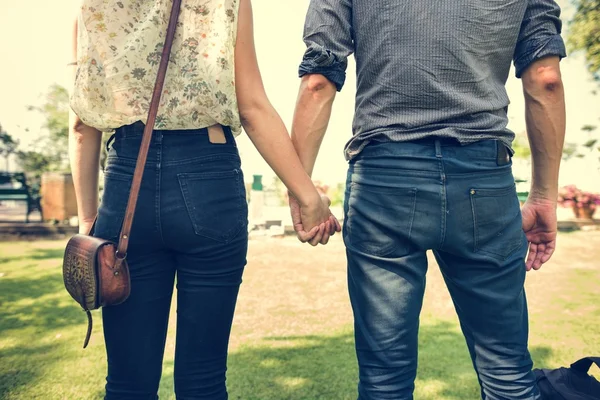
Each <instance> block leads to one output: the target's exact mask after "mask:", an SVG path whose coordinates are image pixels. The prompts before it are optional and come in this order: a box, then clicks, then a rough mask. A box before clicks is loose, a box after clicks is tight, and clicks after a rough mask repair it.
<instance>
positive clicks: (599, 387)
mask: <svg viewBox="0 0 600 400" xmlns="http://www.w3.org/2000/svg"><path fill="white" fill-rule="evenodd" d="M594 363H595V364H596V365H597V366H598V367H600V357H586V358H582V359H581V360H579V361H577V362H574V363H573V364H571V367H570V368H564V367H562V368H558V369H535V370H533V372H534V373H535V378H536V381H537V385H538V388H539V389H540V393H541V394H542V400H600V382H598V381H597V380H596V378H594V377H593V376H590V375H588V371H589V369H590V367H591V366H592V364H594Z"/></svg>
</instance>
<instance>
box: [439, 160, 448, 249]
mask: <svg viewBox="0 0 600 400" xmlns="http://www.w3.org/2000/svg"><path fill="white" fill-rule="evenodd" d="M439 168H440V181H441V193H440V194H441V203H442V204H441V208H442V213H441V215H440V219H441V221H440V244H439V246H440V248H442V247H443V246H444V242H445V241H446V223H447V221H446V214H447V208H448V204H447V198H446V197H447V191H446V172H445V169H444V160H443V158H440V159H439Z"/></svg>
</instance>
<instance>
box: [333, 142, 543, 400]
mask: <svg viewBox="0 0 600 400" xmlns="http://www.w3.org/2000/svg"><path fill="white" fill-rule="evenodd" d="M498 146H503V144H502V143H501V142H498V141H495V140H487V141H482V142H477V143H474V144H471V145H467V146H460V145H458V144H457V143H456V142H454V141H452V140H445V141H440V140H439V139H437V140H436V139H431V140H429V139H425V140H422V141H418V142H407V143H382V144H376V145H375V144H372V145H369V146H367V147H366V148H365V150H364V151H363V152H362V153H361V154H360V155H359V156H358V157H357V158H356V159H355V161H353V162H351V163H350V169H349V172H348V182H347V191H346V202H345V216H346V223H345V226H344V232H343V233H344V241H345V243H346V246H347V257H348V281H349V283H348V285H349V292H350V299H351V302H352V308H353V312H354V317H355V335H356V353H357V357H358V361H359V375H360V382H359V387H358V390H359V399H360V400H375V399H377V400H379V399H381V400H383V399H393V400H404V399H412V398H413V390H414V379H415V376H416V371H417V347H418V341H417V335H418V328H419V313H420V311H421V306H422V300H423V292H424V289H425V274H426V271H427V258H426V251H427V250H428V249H432V250H433V251H434V254H435V257H436V259H437V261H438V263H439V266H440V269H441V272H442V274H443V277H444V279H445V282H446V284H447V286H448V289H449V291H450V294H451V296H452V300H453V302H454V305H455V308H456V311H457V313H458V316H459V319H460V324H461V327H462V330H463V333H464V336H465V339H466V342H467V347H468V349H469V352H470V355H471V358H472V360H473V365H474V367H475V370H476V372H477V375H478V378H479V382H480V384H481V396H482V398H483V399H486V400H520V399H538V398H539V394H538V391H537V388H536V387H535V383H534V382H535V379H534V376H533V373H532V372H531V368H532V361H531V357H530V355H529V352H528V349H527V338H528V318H527V304H526V299H525V291H524V289H523V285H524V281H525V263H524V258H525V255H526V251H527V240H526V238H525V235H524V233H523V230H522V227H521V214H520V207H519V202H518V199H517V195H516V190H515V183H514V178H513V175H512V172H511V164H510V162H509V160H508V159H507V161H506V162H505V163H504V164H505V165H498V161H497V151H498ZM500 164H502V163H500Z"/></svg>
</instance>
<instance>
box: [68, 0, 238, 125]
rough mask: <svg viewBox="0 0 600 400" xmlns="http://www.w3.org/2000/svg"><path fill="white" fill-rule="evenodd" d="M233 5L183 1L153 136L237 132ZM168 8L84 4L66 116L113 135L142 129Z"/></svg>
mask: <svg viewBox="0 0 600 400" xmlns="http://www.w3.org/2000/svg"><path fill="white" fill-rule="evenodd" d="M238 3H239V1H238V0H184V1H183V2H182V6H181V13H180V16H179V20H178V24H177V31H176V34H175V39H174V41H173V49H172V52H171V59H170V62H169V67H168V70H167V76H166V80H165V86H164V89H163V94H162V98H161V102H160V107H159V113H158V117H157V120H156V129H167V130H176V129H197V128H204V127H208V126H211V125H214V124H217V123H218V124H221V125H226V126H230V127H231V128H232V131H233V132H234V133H235V134H239V132H240V131H241V123H240V118H239V113H238V106H237V99H236V94H235V82H234V77H235V73H234V48H235V41H236V33H237V16H238ZM171 5H172V1H171V0H151V1H150V0H83V1H82V6H81V9H80V11H79V14H78V33H77V67H76V68H77V72H76V78H75V82H74V87H73V90H72V94H71V108H72V109H73V111H74V112H75V113H76V114H77V115H78V116H79V118H80V119H81V120H82V121H83V122H84V123H85V124H86V125H89V126H92V127H94V128H96V129H99V130H101V131H111V130H114V129H116V128H118V127H120V126H123V125H128V124H132V123H134V122H136V121H142V122H146V118H147V113H148V108H149V105H150V98H151V96H152V90H153V88H154V82H155V79H156V75H157V73H158V64H159V61H160V56H161V51H162V46H163V43H164V38H165V35H166V31H167V24H168V20H169V14H170V11H171Z"/></svg>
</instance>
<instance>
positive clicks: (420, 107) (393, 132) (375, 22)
mask: <svg viewBox="0 0 600 400" xmlns="http://www.w3.org/2000/svg"><path fill="white" fill-rule="evenodd" d="M559 15H560V8H559V6H558V5H557V4H556V3H555V2H554V1H553V0H311V2H310V6H309V9H308V14H307V17H306V23H305V28H304V41H305V43H306V45H307V47H308V48H307V50H306V53H305V55H304V59H303V61H302V63H301V65H300V76H303V75H305V74H313V73H318V74H323V75H324V76H326V77H327V78H328V79H329V80H331V81H332V82H333V83H334V84H335V85H336V87H337V89H338V90H341V88H342V86H343V84H344V80H345V77H346V67H347V57H348V56H349V55H350V54H352V53H354V56H355V59H356V74H357V88H356V89H357V91H356V109H355V115H354V122H353V133H354V136H353V138H352V139H351V140H350V141H349V142H348V144H347V145H346V149H345V152H346V158H347V159H352V158H353V157H354V156H356V155H357V154H358V153H359V152H360V151H361V150H362V148H364V146H366V145H367V144H368V143H369V142H371V141H379V142H381V141H384V142H385V141H408V140H417V139H422V138H425V137H428V136H440V137H451V138H455V139H457V140H458V141H459V142H460V143H463V144H466V143H472V142H475V141H478V140H483V139H499V140H501V141H502V142H504V143H506V144H507V145H508V146H510V145H511V143H512V141H513V139H514V133H513V132H511V131H510V130H509V129H508V128H507V124H508V117H507V109H508V104H509V100H508V95H507V93H506V89H505V83H506V80H507V78H508V74H509V70H510V64H511V61H513V60H514V63H515V68H516V74H517V77H520V76H521V74H522V73H523V71H524V70H525V69H526V68H527V67H528V66H529V65H530V64H531V63H532V62H533V61H535V60H537V59H539V58H542V57H545V56H560V57H564V56H565V55H566V53H565V46H564V43H563V40H562V38H561V37H560V29H561V22H560V19H559Z"/></svg>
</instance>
